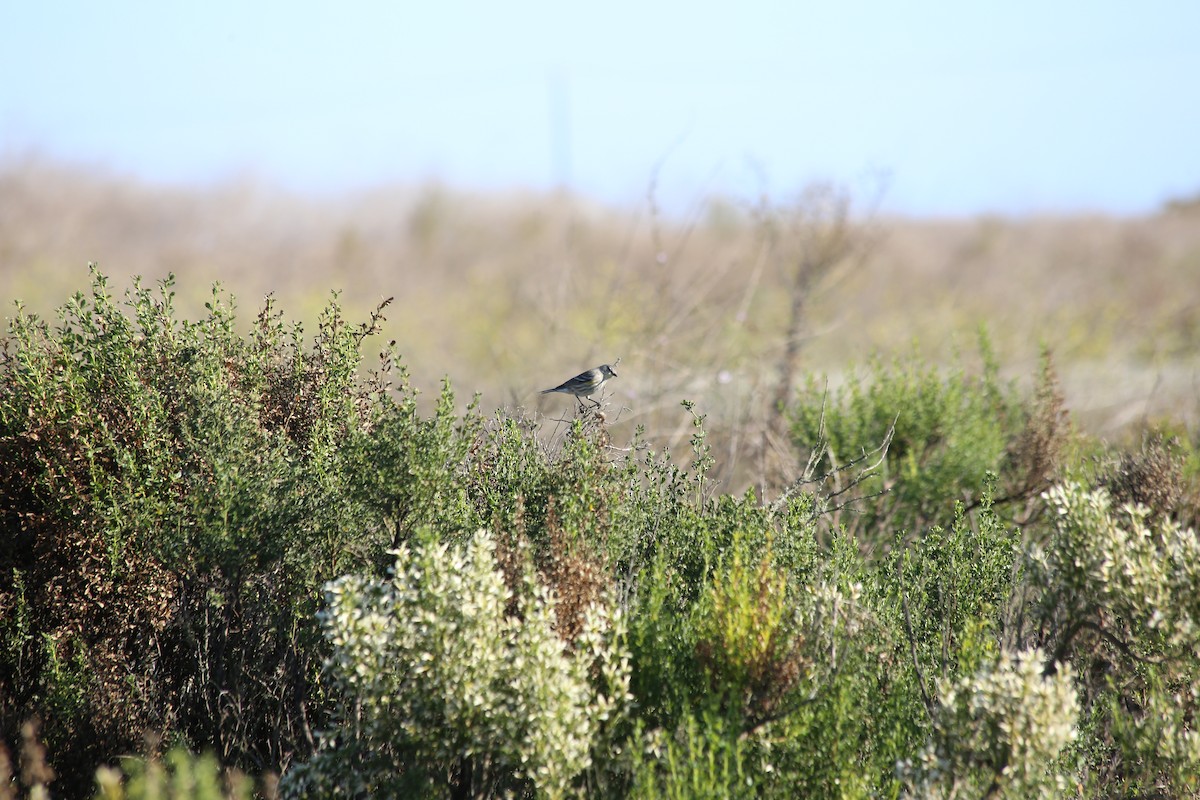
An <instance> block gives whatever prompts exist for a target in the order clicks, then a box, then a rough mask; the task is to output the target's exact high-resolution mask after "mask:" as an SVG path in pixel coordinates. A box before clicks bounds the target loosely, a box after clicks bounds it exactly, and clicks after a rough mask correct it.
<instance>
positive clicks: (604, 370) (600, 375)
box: [542, 359, 620, 408]
mask: <svg viewBox="0 0 1200 800" xmlns="http://www.w3.org/2000/svg"><path fill="white" fill-rule="evenodd" d="M618 360H620V359H618ZM615 377H617V373H615V372H613V369H612V367H611V366H610V365H608V364H601V365H600V366H598V367H596V368H595V369H589V370H588V371H587V372H581V373H579V374H578V375H576V376H575V377H574V378H571V379H570V380H569V381H565V382H563V383H561V384H559V385H558V386H555V387H554V388H553V389H543V390H542V394H549V393H550V392H562V393H563V394H573V395H575V399H576V400H578V401H579V407H580V408H583V398H585V397H587V398H589V399H590V398H591V396H592V395H593V394H595V393H596V392H598V391H600V387H602V386H604V382H605V381H607V380H608V379H609V378H615ZM591 402H593V403H595V404H596V408H599V407H600V403H599V402H598V401H596V400H592V401H591Z"/></svg>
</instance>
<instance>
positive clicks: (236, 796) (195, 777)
mask: <svg viewBox="0 0 1200 800" xmlns="http://www.w3.org/2000/svg"><path fill="white" fill-rule="evenodd" d="M221 773H222V770H221V767H220V766H219V765H218V764H217V759H216V758H215V757H214V756H213V755H212V754H211V753H206V754H203V755H193V754H192V753H189V752H188V751H187V750H184V749H182V748H177V749H174V750H171V751H170V752H169V753H167V756H166V759H165V763H163V761H159V760H158V759H141V758H127V759H123V760H122V764H121V768H120V769H116V768H113V767H101V768H100V769H98V770H96V787H97V788H96V795H95V797H96V800H249V798H250V797H252V796H254V782H253V781H252V780H250V779H249V778H247V777H246V776H245V775H242V774H241V773H238V772H230V773H227V774H226V775H224V776H222V774H221Z"/></svg>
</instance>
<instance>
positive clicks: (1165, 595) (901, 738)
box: [0, 273, 1200, 798]
mask: <svg viewBox="0 0 1200 800" xmlns="http://www.w3.org/2000/svg"><path fill="white" fill-rule="evenodd" d="M381 312H382V308H381V309H380V311H379V312H377V313H376V316H375V317H373V318H372V319H371V320H369V321H368V322H367V323H366V324H365V325H360V326H351V325H348V324H347V323H346V322H345V321H344V320H343V319H342V317H341V315H340V313H339V311H338V309H337V306H336V303H331V305H330V307H329V308H328V309H327V311H326V313H325V315H324V316H323V317H322V322H321V324H320V326H319V329H318V330H317V331H316V332H315V334H314V335H313V336H311V337H310V338H307V339H306V338H305V337H304V335H303V332H302V331H300V330H299V329H298V328H295V327H289V326H287V325H285V324H284V323H283V321H282V317H281V316H280V315H279V314H278V313H277V312H276V311H275V310H274V309H273V307H272V305H271V304H270V303H269V302H268V303H267V305H266V307H265V308H264V310H263V312H262V313H261V314H259V316H258V317H257V319H256V320H255V322H254V324H253V327H252V329H251V331H250V332H249V333H248V334H241V333H239V332H238V328H237V325H236V320H235V317H234V314H233V309H232V307H231V306H230V304H229V303H228V301H227V300H226V299H225V298H224V297H223V296H222V295H221V294H220V293H219V292H218V293H215V294H214V297H213V300H212V302H211V303H210V306H209V314H208V316H207V317H206V318H205V319H203V320H200V321H198V322H184V321H179V320H177V319H175V317H174V313H173V311H172V309H171V293H170V285H169V283H167V284H164V285H162V286H160V287H158V289H157V290H154V291H151V290H147V289H143V288H141V287H137V288H135V289H134V290H132V291H131V292H130V293H129V295H128V296H127V297H126V299H125V304H124V306H122V305H121V304H120V303H119V302H117V301H116V300H114V299H113V298H112V297H111V296H109V294H108V292H107V289H106V287H105V282H104V278H103V277H102V276H101V275H100V274H99V273H96V274H95V275H94V285H93V290H92V292H91V294H90V295H86V296H85V295H79V296H77V297H76V298H74V299H73V300H72V301H71V302H70V303H69V304H68V305H67V306H66V307H64V309H63V311H62V314H61V318H60V320H59V322H58V324H56V325H50V324H48V323H46V322H43V321H41V320H37V319H34V318H32V317H31V316H29V315H26V314H24V313H21V312H18V314H17V316H16V317H15V318H14V320H13V321H12V322H11V324H10V330H9V336H8V338H7V339H6V342H5V351H4V361H3V365H2V368H3V372H2V376H0V377H2V381H0V451H2V455H3V470H2V471H0V520H2V524H3V539H2V540H0V570H3V575H2V576H0V612H2V613H0V640H2V641H3V643H4V648H3V650H2V651H0V728H2V731H0V732H2V734H3V736H4V739H5V741H6V744H7V747H6V750H7V752H16V751H17V750H21V751H22V752H27V753H41V752H42V751H41V750H39V749H38V748H39V747H40V746H41V745H40V744H39V743H38V742H39V737H38V736H36V735H34V733H33V731H34V730H35V727H34V726H32V725H29V724H27V720H30V719H34V718H40V719H41V720H42V732H41V738H40V740H41V741H44V742H45V747H46V753H47V756H46V760H47V761H48V766H46V769H45V770H43V771H42V772H38V773H37V774H36V775H35V774H34V773H33V772H30V777H28V779H27V780H26V784H27V785H30V786H32V785H34V783H39V784H44V783H46V782H47V781H48V780H50V774H51V773H50V769H51V768H52V769H53V771H54V772H55V773H57V775H56V777H55V779H54V781H53V782H52V783H51V784H50V785H51V787H52V789H53V790H55V791H56V793H58V794H60V795H62V796H87V795H89V794H90V793H92V792H93V791H97V792H102V793H103V795H104V796H106V797H120V796H129V797H138V796H143V795H145V796H149V793H153V792H157V791H160V790H159V789H154V788H153V786H158V785H159V784H163V782H164V781H167V782H170V783H171V785H172V786H174V787H184V788H180V789H179V790H178V791H176V792H175V794H174V795H173V796H176V797H186V796H197V797H199V796H204V797H210V796H245V794H246V793H247V792H249V791H250V788H249V786H250V784H249V782H248V780H247V779H244V778H236V773H233V772H230V773H228V776H232V777H230V779H229V780H226V781H225V782H224V783H222V782H221V778H220V776H219V775H218V772H217V768H216V764H218V763H219V764H220V765H223V766H224V767H226V768H237V769H239V770H241V771H243V772H245V773H249V774H252V775H255V776H258V777H260V778H263V777H269V776H270V775H271V774H273V773H274V774H280V775H281V778H280V780H281V784H280V788H281V791H282V793H283V794H284V795H285V796H295V797H301V796H306V797H316V796H345V797H355V796H363V795H365V794H369V795H371V796H379V797H383V796H409V795H413V794H414V793H415V794H419V795H422V796H445V797H487V796H495V795H502V794H506V793H508V794H511V795H512V796H530V797H532V796H545V797H556V796H564V795H584V796H592V797H628V796H632V797H641V798H695V797H714V798H715V797H739V796H745V797H751V796H752V797H781V798H782V797H788V798H791V797H805V796H815V797H848V798H849V797H877V796H890V797H898V796H914V797H931V796H941V797H955V796H992V797H1029V796H1060V795H1062V794H1070V795H1080V796H1085V797H1106V796H1111V795H1113V794H1124V795H1142V796H1145V795H1153V794H1158V795H1162V796H1197V795H1198V794H1200V785H1197V783H1196V778H1195V776H1196V775H1197V774H1200V736H1198V735H1197V732H1196V729H1195V719H1196V711H1197V697H1198V696H1200V668H1198V665H1200V658H1198V653H1197V647H1198V641H1200V639H1198V637H1200V628H1198V627H1197V625H1198V622H1200V607H1197V598H1200V577H1198V576H1200V572H1198V571H1197V569H1198V568H1197V564H1200V545H1197V539H1196V535H1195V533H1193V532H1192V531H1191V530H1189V529H1186V528H1185V527H1183V525H1181V524H1180V521H1181V520H1186V519H1192V518H1193V516H1192V515H1193V514H1194V509H1191V507H1190V506H1189V502H1190V501H1189V498H1193V497H1194V496H1195V494H1194V487H1193V486H1192V485H1191V484H1190V483H1189V481H1190V480H1191V476H1192V475H1193V474H1194V473H1193V472H1192V471H1191V468H1190V466H1188V465H1187V464H1186V463H1185V461H1186V459H1187V458H1189V457H1190V456H1189V455H1188V454H1189V453H1190V452H1191V450H1190V449H1189V448H1190V445H1189V444H1188V443H1186V442H1183V443H1178V444H1172V445H1170V446H1168V445H1166V444H1163V442H1164V441H1165V440H1161V439H1152V440H1148V442H1149V443H1148V444H1147V446H1146V447H1145V448H1143V450H1142V451H1141V452H1140V453H1133V454H1130V455H1128V456H1122V455H1120V454H1114V455H1111V456H1110V455H1105V454H1100V455H1099V456H1098V457H1097V458H1096V459H1094V460H1092V461H1091V462H1090V463H1089V464H1082V463H1073V462H1066V461H1064V458H1065V456H1064V454H1065V453H1068V452H1070V451H1071V448H1070V447H1069V445H1070V444H1071V438H1070V437H1071V436H1072V434H1071V432H1070V429H1069V426H1068V424H1067V421H1066V419H1065V416H1064V413H1063V410H1062V399H1061V396H1060V395H1059V394H1058V392H1057V390H1056V388H1055V382H1054V377H1053V369H1052V364H1051V361H1050V360H1049V357H1048V356H1047V358H1046V360H1045V363H1044V369H1043V372H1042V374H1041V376H1040V379H1039V380H1038V381H1037V384H1036V387H1035V390H1034V392H1033V394H1032V395H1030V396H1025V395H1022V394H1021V393H1020V392H1019V391H1018V390H1017V389H1015V388H1014V387H1013V386H1012V385H1008V384H1003V383H1001V382H1000V381H999V380H998V378H997V374H998V372H997V369H996V367H995V364H994V359H993V358H992V357H991V356H990V355H988V351H987V349H986V348H985V349H984V359H983V361H984V368H983V369H982V371H981V372H980V373H979V374H978V375H975V374H972V373H971V372H970V371H969V370H967V369H965V368H963V367H958V368H956V369H954V370H951V371H942V370H937V369H933V368H931V367H928V366H926V365H923V364H921V363H920V362H919V361H916V360H914V361H912V362H910V363H897V364H893V365H884V364H876V365H874V366H872V367H871V368H870V369H869V370H868V371H867V372H866V373H864V374H862V375H860V376H859V377H858V378H857V379H855V381H853V382H851V383H850V384H849V386H848V387H847V389H846V390H845V391H843V392H840V393H834V394H832V395H829V394H827V393H825V392H817V391H815V390H814V389H811V388H810V390H808V391H806V392H802V393H801V395H800V397H799V398H798V399H797V400H796V401H795V402H794V403H792V404H791V406H790V407H789V408H788V410H787V411H788V417H789V419H791V420H792V425H793V427H792V432H793V436H794V438H795V443H796V446H797V447H796V459H797V463H798V464H801V465H803V464H805V463H807V464H808V466H809V469H808V470H807V472H806V474H805V476H804V477H803V478H802V479H801V480H800V481H799V482H797V483H796V484H795V485H793V486H791V487H789V488H788V489H787V490H786V491H784V492H783V493H782V494H780V495H779V496H777V497H760V496H758V495H757V494H755V493H753V492H751V493H747V494H745V495H740V496H738V495H730V494H722V493H720V492H718V491H716V490H715V488H717V487H714V486H713V485H712V483H711V481H709V479H708V470H709V468H710V467H711V466H712V463H713V462H712V458H711V457H710V454H709V452H708V450H707V446H706V442H705V424H706V423H705V419H704V417H703V416H702V415H701V414H700V413H699V411H698V410H697V407H696V406H693V405H692V404H686V406H687V407H686V408H685V409H684V410H683V412H682V419H683V421H684V422H685V423H688V422H690V423H691V424H692V425H693V431H694V435H693V438H692V442H691V445H692V450H693V452H692V454H691V455H692V458H691V459H690V461H689V464H690V466H688V467H686V468H684V467H681V466H680V465H679V464H678V463H677V462H676V460H675V459H673V458H672V456H671V455H670V454H669V453H664V452H661V451H656V450H655V449H653V448H652V447H651V445H650V443H647V442H645V441H643V438H642V435H641V434H640V433H636V434H634V436H633V437H632V440H631V441H625V442H614V441H613V437H614V433H613V430H611V429H610V428H609V427H608V426H607V425H606V424H605V422H604V421H603V420H602V419H600V418H598V417H595V416H591V415H588V416H584V417H580V418H578V419H575V420H574V421H573V422H572V423H570V424H569V425H568V426H566V428H565V431H564V432H563V433H561V434H560V435H555V436H548V435H547V434H546V433H545V432H544V431H541V430H540V423H539V420H538V419H537V418H531V417H528V416H525V415H524V414H523V413H522V412H502V413H498V414H497V415H496V416H494V417H492V418H484V417H483V416H481V415H480V414H479V413H478V412H477V410H476V408H475V404H474V403H472V404H471V405H470V406H468V407H467V408H466V409H465V410H463V409H461V408H460V407H459V405H458V403H457V401H456V399H455V396H454V394H453V392H452V391H451V390H450V387H449V386H448V385H447V386H444V387H443V389H442V391H441V393H440V394H439V395H438V396H437V397H436V398H434V399H433V400H432V402H431V403H430V404H429V408H428V410H427V411H426V410H423V407H422V404H420V403H419V402H418V397H417V394H416V391H415V390H414V389H413V388H412V387H410V386H409V385H408V383H407V380H406V378H405V374H404V370H403V368H402V367H401V366H399V365H398V364H397V363H395V361H394V359H393V356H392V355H391V350H390V347H389V348H385V349H384V352H383V353H382V354H381V361H380V365H379V367H378V368H376V369H374V370H373V371H368V372H366V373H363V372H362V370H363V364H362V360H363V358H362V351H363V348H364V347H365V346H366V343H367V342H368V341H369V340H370V337H372V336H374V335H375V334H376V333H378V328H379V323H380V322H381V319H382V318H381V317H380V316H379V313H381ZM816 385H817V384H816V383H813V384H812V386H816ZM881 444H882V445H885V446H884V447H880V445H881ZM1075 449H1076V450H1078V449H1081V448H1075ZM872 450H875V452H874V454H873V455H872V456H870V457H863V454H864V453H870V452H871V451H872ZM1068 477H1069V478H1072V479H1073V481H1074V482H1072V481H1071V480H1066V478H1068ZM1080 481H1085V482H1089V483H1087V484H1086V485H1085V484H1081V483H1080ZM1114 497H1115V498H1116V499H1117V500H1119V501H1122V502H1123V501H1127V500H1128V501H1140V502H1142V503H1145V504H1147V505H1139V506H1132V505H1131V506H1126V505H1122V504H1121V503H1120V502H1116V501H1114ZM189 750H190V751H191V752H193V753H201V752H207V753H211V754H212V755H211V757H210V756H189V755H188V753H187V751H189ZM3 752H4V751H0V755H2V754H3ZM164 753H167V754H168V755H167V756H166V766H165V767H164V766H163V765H162V763H161V762H160V760H159V759H160V758H161V757H162V756H163V754H164ZM138 754H140V755H141V756H143V757H142V758H130V757H129V756H131V755H138ZM39 758H40V756H39ZM34 760H36V759H34ZM7 763H8V762H7V761H6V760H4V759H0V768H3V769H0V772H2V771H4V770H8V769H9V767H7V766H5V765H6V764H7ZM100 766H103V767H104V770H103V771H101V772H100V773H99V778H100V784H99V788H97V784H96V783H95V780H96V774H97V773H96V768H97V767H100ZM122 776H127V777H125V778H124V779H123V777H122ZM228 776H227V777H228ZM0 777H4V778H5V781H4V786H5V787H6V786H7V777H5V776H0ZM155 781H157V782H158V783H154V782H155ZM152 784H153V786H152ZM257 786H258V791H260V792H263V793H269V792H270V791H271V786H272V784H271V782H270V780H266V781H261V782H259V783H258V784H257ZM147 787H150V788H147ZM187 787H191V788H187Z"/></svg>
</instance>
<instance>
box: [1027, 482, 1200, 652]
mask: <svg viewBox="0 0 1200 800" xmlns="http://www.w3.org/2000/svg"><path fill="white" fill-rule="evenodd" d="M1045 498H1046V500H1047V501H1048V502H1049V504H1050V506H1051V508H1052V509H1053V510H1054V513H1055V520H1054V523H1055V524H1054V535H1053V536H1051V537H1050V539H1049V541H1048V542H1047V543H1046V544H1045V545H1042V546H1038V545H1035V546H1034V547H1032V548H1031V552H1030V555H1029V563H1028V569H1029V578H1030V583H1031V584H1032V585H1035V586H1045V587H1053V590H1052V591H1049V592H1046V593H1045V594H1044V595H1043V596H1042V598H1043V599H1042V604H1041V605H1042V608H1041V609H1040V610H1041V612H1042V614H1043V617H1044V618H1047V619H1053V620H1054V621H1055V622H1056V623H1058V625H1059V626H1060V628H1061V631H1060V634H1059V637H1058V639H1059V640H1058V643H1057V644H1058V649H1059V651H1060V654H1065V653H1067V652H1068V651H1069V650H1070V649H1072V648H1073V646H1074V645H1075V644H1076V641H1075V640H1076V638H1077V637H1078V636H1080V635H1081V634H1083V633H1087V632H1090V633H1094V634H1096V635H1099V636H1101V637H1102V638H1105V639H1106V640H1108V641H1110V642H1116V641H1119V642H1120V643H1121V644H1120V648H1121V649H1124V650H1128V651H1129V652H1131V653H1132V654H1134V655H1135V656H1139V657H1145V656H1150V655H1153V654H1155V653H1156V652H1159V651H1161V650H1163V649H1166V650H1177V649H1178V648H1190V649H1192V650H1193V652H1194V648H1195V645H1196V633H1197V630H1200V628H1198V626H1197V622H1198V620H1200V540H1198V539H1197V537H1196V532H1195V531H1193V530H1183V529H1181V528H1180V527H1179V525H1178V524H1177V523H1175V522H1173V521H1171V520H1169V519H1168V520H1165V521H1163V522H1161V523H1157V528H1152V527H1151V526H1150V525H1149V524H1148V512H1147V510H1146V509H1145V508H1144V507H1141V506H1123V507H1122V508H1120V509H1117V510H1116V511H1115V512H1114V510H1113V509H1112V508H1111V503H1110V500H1109V496H1108V494H1107V493H1106V492H1104V491H1103V490H1097V491H1085V490H1084V489H1082V488H1081V487H1079V486H1077V485H1074V484H1068V485H1064V486H1058V487H1055V488H1054V489H1052V490H1050V491H1049V492H1047V493H1046V494H1045Z"/></svg>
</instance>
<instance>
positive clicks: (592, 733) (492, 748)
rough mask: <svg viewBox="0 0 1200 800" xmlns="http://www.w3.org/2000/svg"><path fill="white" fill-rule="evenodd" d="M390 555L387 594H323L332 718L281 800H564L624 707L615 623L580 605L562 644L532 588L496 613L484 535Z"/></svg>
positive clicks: (354, 584) (495, 577)
mask: <svg viewBox="0 0 1200 800" xmlns="http://www.w3.org/2000/svg"><path fill="white" fill-rule="evenodd" d="M394 554H395V556H396V562H395V568H394V572H393V574H392V577H391V579H390V580H388V581H379V580H372V579H369V578H364V577H359V576H346V577H343V578H341V579H339V580H336V581H333V582H331V583H330V584H328V585H327V586H326V605H327V608H326V610H325V611H324V612H323V613H322V618H321V622H322V625H323V626H324V631H325V636H326V638H327V639H328V640H329V642H330V644H331V645H332V646H333V653H332V655H331V657H330V659H329V664H328V666H329V671H330V674H331V677H332V679H333V682H334V684H335V685H336V688H337V690H338V691H339V692H340V693H341V694H342V695H343V696H344V698H345V700H344V705H343V707H342V708H341V709H340V713H339V714H338V716H339V718H340V719H339V723H340V724H339V726H338V728H337V729H335V730H333V731H330V732H329V733H328V734H326V735H325V736H324V737H323V739H322V749H321V751H320V752H319V753H318V754H317V755H316V757H315V758H314V759H313V760H312V761H311V762H310V763H308V764H306V765H301V766H299V767H297V768H295V769H293V770H292V771H291V772H289V773H287V774H286V775H285V777H284V782H283V786H282V789H283V794H284V795H285V796H287V797H312V796H357V795H361V794H363V793H366V794H369V795H371V796H375V797H381V796H389V795H390V796H401V795H405V794H408V793H412V796H417V795H420V796H436V795H438V794H439V793H442V794H444V793H446V792H447V791H448V789H449V786H450V784H451V783H455V784H457V785H458V786H459V787H460V788H462V787H464V786H465V787H466V788H467V789H468V790H469V791H470V792H472V793H473V794H475V795H476V796H492V795H495V794H502V793H503V792H505V791H517V792H518V793H520V792H521V791H524V790H525V789H527V788H532V789H533V790H535V792H536V793H537V795H539V796H544V797H561V796H563V795H565V794H568V793H570V790H571V788H572V786H573V784H574V782H575V781H576V779H577V777H578V776H579V775H580V774H581V773H582V772H583V771H584V770H585V769H587V767H588V766H589V765H590V763H591V754H592V752H593V748H594V747H595V746H597V745H598V744H599V742H600V738H601V736H602V732H603V730H605V728H606V725H607V724H609V723H611V722H612V721H614V719H615V718H617V717H618V716H620V715H621V714H623V712H624V709H625V706H626V703H627V701H628V686H629V662H628V656H627V655H626V652H625V650H624V644H623V638H624V621H623V618H622V617H621V614H620V612H619V610H617V609H616V608H615V607H613V606H611V605H601V604H593V605H592V606H591V607H590V608H589V610H588V612H587V615H586V620H585V624H584V628H583V632H582V633H581V634H580V635H579V636H578V637H577V638H576V640H575V641H574V642H572V643H567V642H564V641H563V640H562V639H561V638H559V636H558V634H557V633H556V632H555V629H554V624H555V597H554V594H553V592H551V591H550V590H549V589H547V588H546V587H545V586H543V585H542V584H541V583H539V582H538V581H537V580H536V578H535V577H534V576H533V575H532V573H531V572H529V571H527V572H526V574H525V577H524V579H523V586H522V587H521V590H520V592H519V593H518V596H517V597H516V608H517V613H516V615H510V614H508V613H507V609H508V608H509V607H510V605H509V604H510V601H512V600H513V597H512V594H511V592H510V591H509V589H508V588H507V586H506V585H505V581H504V576H503V574H502V572H501V571H500V570H499V569H498V568H497V564H496V553H495V543H494V541H493V539H492V537H491V535H490V534H488V533H487V532H484V531H481V532H479V533H477V534H475V536H474V537H472V538H471V539H470V540H469V541H468V542H467V543H466V544H465V545H464V546H461V547H450V546H448V545H446V544H432V543H431V544H426V545H421V546H417V547H415V548H413V549H409V548H408V547H403V548H401V549H399V550H396V551H394Z"/></svg>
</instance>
